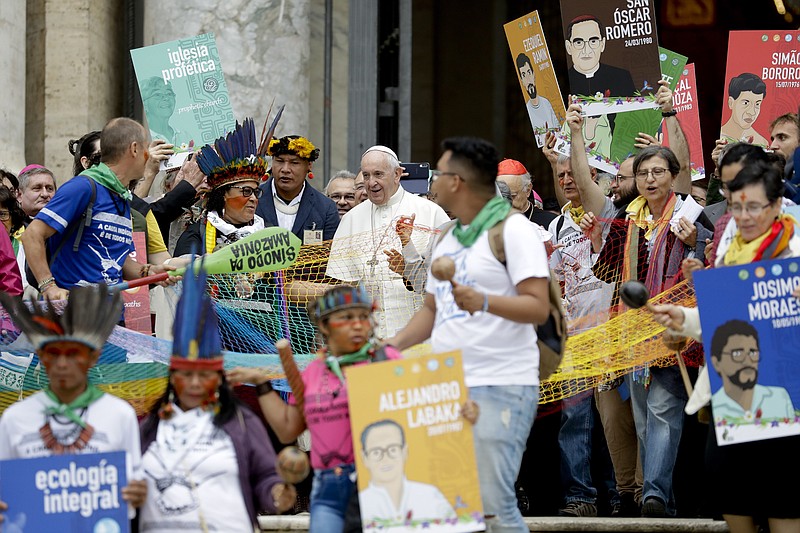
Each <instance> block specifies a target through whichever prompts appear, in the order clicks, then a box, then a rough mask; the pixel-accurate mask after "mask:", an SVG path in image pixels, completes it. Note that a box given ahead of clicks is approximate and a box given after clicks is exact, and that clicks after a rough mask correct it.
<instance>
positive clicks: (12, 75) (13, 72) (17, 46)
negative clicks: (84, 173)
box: [0, 0, 26, 174]
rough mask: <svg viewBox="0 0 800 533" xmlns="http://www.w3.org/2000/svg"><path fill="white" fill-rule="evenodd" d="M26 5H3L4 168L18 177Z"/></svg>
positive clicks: (14, 0)
mask: <svg viewBox="0 0 800 533" xmlns="http://www.w3.org/2000/svg"><path fill="white" fill-rule="evenodd" d="M25 4H26V2H25V0H3V1H2V2H0V51H1V52H0V72H2V73H3V80H4V81H3V98H0V123H2V124H3V127H2V128H0V166H3V167H5V168H7V169H8V170H10V171H11V172H13V173H14V174H17V173H18V172H19V171H20V170H21V169H22V168H23V167H24V166H25V26H26V24H25V19H26V8H25Z"/></svg>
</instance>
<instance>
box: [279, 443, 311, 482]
mask: <svg viewBox="0 0 800 533" xmlns="http://www.w3.org/2000/svg"><path fill="white" fill-rule="evenodd" d="M275 469H276V470H277V471H278V475H280V476H281V477H282V478H283V480H284V481H286V482H287V483H291V484H292V485H295V484H297V483H300V482H301V481H303V480H304V479H305V478H306V477H307V476H308V474H309V472H310V471H311V466H310V465H309V463H308V455H306V453H305V452H304V451H302V450H300V448H298V447H297V446H287V447H286V448H284V449H282V450H281V451H280V453H278V461H277V463H276V465H275Z"/></svg>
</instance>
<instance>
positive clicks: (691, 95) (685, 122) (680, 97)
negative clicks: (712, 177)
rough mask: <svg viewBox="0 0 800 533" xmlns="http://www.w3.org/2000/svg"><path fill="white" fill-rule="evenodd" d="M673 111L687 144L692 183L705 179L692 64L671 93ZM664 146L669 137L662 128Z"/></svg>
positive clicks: (685, 70) (687, 67) (687, 66)
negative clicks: (675, 112) (676, 113)
mask: <svg viewBox="0 0 800 533" xmlns="http://www.w3.org/2000/svg"><path fill="white" fill-rule="evenodd" d="M672 95H673V98H672V99H673V102H674V104H675V111H677V112H678V115H677V116H678V120H679V121H680V123H681V128H682V129H683V134H684V135H685V136H686V142H687V143H688V144H689V156H690V158H691V161H692V181H697V180H701V179H703V178H705V177H706V169H705V163H704V161H703V137H702V135H701V134H700V108H699V106H698V101H697V81H696V79H695V75H694V63H689V64H688V65H686V68H684V69H683V74H682V75H681V77H680V80H678V86H677V87H675V90H674V91H673V92H672ZM663 134H664V144H665V146H669V136H668V135H667V130H666V128H664V130H663Z"/></svg>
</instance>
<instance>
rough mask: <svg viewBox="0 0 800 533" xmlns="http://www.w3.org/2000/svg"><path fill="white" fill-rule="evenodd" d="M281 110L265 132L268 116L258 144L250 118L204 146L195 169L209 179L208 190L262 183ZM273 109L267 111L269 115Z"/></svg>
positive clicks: (198, 155) (281, 109)
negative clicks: (242, 182) (252, 182)
mask: <svg viewBox="0 0 800 533" xmlns="http://www.w3.org/2000/svg"><path fill="white" fill-rule="evenodd" d="M283 107H284V106H281V108H280V109H279V110H278V112H277V114H276V115H275V118H274V119H273V121H272V124H271V125H270V128H269V129H267V122H268V121H269V114H267V119H266V120H265V122H264V129H263V130H262V132H261V141H260V142H259V141H257V140H256V127H255V123H254V122H253V119H252V118H246V119H244V122H243V123H241V124H239V122H238V121H237V122H236V127H235V128H234V129H233V131H232V132H230V133H228V134H227V135H225V136H224V137H220V138H219V139H217V140H216V141H214V144H213V145H212V144H207V145H205V146H203V147H202V148H201V149H200V152H199V153H198V154H197V165H198V166H199V167H200V170H201V171H203V174H205V175H206V176H207V177H208V184H209V185H210V186H211V189H212V190H214V189H218V188H219V187H222V186H224V185H230V184H232V183H238V182H240V181H263V180H265V179H266V176H267V171H268V170H269V162H268V161H267V150H268V147H269V144H270V141H271V140H272V136H273V135H274V133H275V127H276V126H277V125H278V121H279V120H280V118H281V115H282V114H283ZM271 111H272V108H271V107H270V112H271Z"/></svg>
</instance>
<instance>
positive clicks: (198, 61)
mask: <svg viewBox="0 0 800 533" xmlns="http://www.w3.org/2000/svg"><path fill="white" fill-rule="evenodd" d="M131 59H132V60H133V68H134V69H135V70H136V80H137V82H138V84H139V92H140V93H141V95H142V103H143V105H144V113H145V117H146V118H147V125H148V127H149V128H150V138H151V139H152V140H156V139H163V140H165V141H167V142H169V143H171V144H173V145H175V152H176V155H175V156H173V157H172V158H170V161H169V162H167V164H166V168H170V167H175V166H179V165H180V163H181V162H182V161H183V159H184V158H185V156H186V155H187V154H188V153H190V152H191V151H193V150H195V149H197V148H199V147H201V146H203V145H204V144H208V143H211V142H214V140H215V139H217V138H218V137H221V136H223V135H225V134H226V133H227V132H229V131H231V130H233V128H234V125H235V121H234V116H233V110H232V109H231V101H230V99H229V98H228V87H227V85H225V77H224V76H223V74H222V65H221V63H220V59H219V51H218V50H217V43H216V41H215V39H214V34H213V33H205V34H203V35H198V36H196V37H189V38H186V39H178V40H177V41H170V42H167V43H161V44H155V45H152V46H145V47H144V48H137V49H135V50H131Z"/></svg>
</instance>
